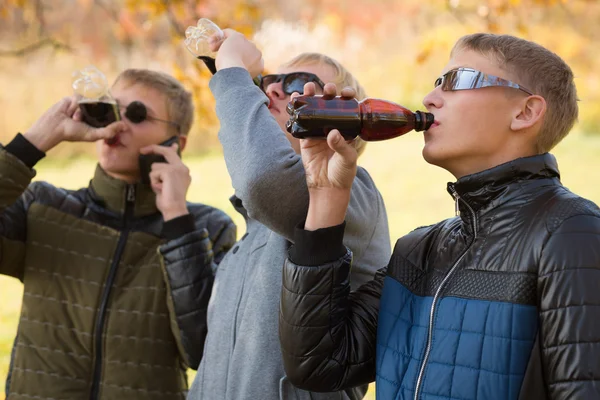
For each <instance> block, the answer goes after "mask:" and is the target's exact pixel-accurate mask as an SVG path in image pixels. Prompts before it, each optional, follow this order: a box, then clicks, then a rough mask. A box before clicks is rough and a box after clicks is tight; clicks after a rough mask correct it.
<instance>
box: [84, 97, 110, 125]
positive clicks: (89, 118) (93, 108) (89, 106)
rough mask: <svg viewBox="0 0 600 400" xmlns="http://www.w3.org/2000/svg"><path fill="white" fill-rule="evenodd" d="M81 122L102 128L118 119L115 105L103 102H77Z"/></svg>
mask: <svg viewBox="0 0 600 400" xmlns="http://www.w3.org/2000/svg"><path fill="white" fill-rule="evenodd" d="M79 109H80V110H81V116H82V120H83V122H85V123H86V124H88V125H90V126H93V127H94V128H103V127H105V126H108V125H110V124H112V123H113V122H115V121H118V120H119V112H118V111H117V105H116V104H113V103H105V102H91V103H79Z"/></svg>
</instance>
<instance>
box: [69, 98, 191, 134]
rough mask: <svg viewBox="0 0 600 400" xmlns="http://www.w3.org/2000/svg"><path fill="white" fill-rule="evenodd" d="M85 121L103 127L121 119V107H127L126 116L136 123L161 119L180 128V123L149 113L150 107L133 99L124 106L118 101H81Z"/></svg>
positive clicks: (80, 106) (96, 126)
mask: <svg viewBox="0 0 600 400" xmlns="http://www.w3.org/2000/svg"><path fill="white" fill-rule="evenodd" d="M79 108H80V109H81V116H82V119H83V122H85V123H86V124H88V125H91V126H93V127H95V128H103V127H105V126H108V125H110V124H112V123H113V122H116V121H120V120H121V113H120V112H119V109H121V108H125V118H127V119H128V120H129V121H131V122H133V123H134V124H140V123H142V122H144V121H146V120H149V121H160V122H164V123H166V124H169V125H172V126H174V127H175V128H177V131H179V130H180V127H179V124H178V123H176V122H173V121H167V120H165V119H160V118H156V117H152V116H150V115H148V109H147V108H146V106H145V105H144V103H142V102H141V101H132V102H131V103H129V104H128V105H127V107H123V106H121V105H119V104H118V103H107V102H89V103H88V102H81V103H79Z"/></svg>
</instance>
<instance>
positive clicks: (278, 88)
mask: <svg viewBox="0 0 600 400" xmlns="http://www.w3.org/2000/svg"><path fill="white" fill-rule="evenodd" d="M266 93H267V96H269V97H270V98H272V99H283V98H285V97H286V94H285V93H284V92H283V84H282V82H281V81H279V80H278V81H276V82H273V83H271V84H270V85H269V86H267V90H266Z"/></svg>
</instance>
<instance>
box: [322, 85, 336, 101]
mask: <svg viewBox="0 0 600 400" xmlns="http://www.w3.org/2000/svg"><path fill="white" fill-rule="evenodd" d="M335 96H337V87H336V86H335V83H331V82H330V83H326V84H325V87H324V88H323V98H324V99H325V100H331V99H333V98H335Z"/></svg>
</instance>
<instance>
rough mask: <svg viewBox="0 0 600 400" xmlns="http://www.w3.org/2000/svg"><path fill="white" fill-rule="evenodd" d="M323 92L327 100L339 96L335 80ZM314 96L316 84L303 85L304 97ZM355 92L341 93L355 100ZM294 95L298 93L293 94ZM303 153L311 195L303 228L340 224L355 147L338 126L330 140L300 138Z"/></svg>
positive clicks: (343, 96)
mask: <svg viewBox="0 0 600 400" xmlns="http://www.w3.org/2000/svg"><path fill="white" fill-rule="evenodd" d="M323 93H324V94H323V99H324V100H325V101H327V100H331V99H333V98H335V97H336V95H337V88H336V86H335V85H334V84H333V83H328V84H326V85H325V88H324V89H323ZM314 95H315V85H314V83H312V82H310V83H307V84H306V85H304V96H314ZM355 95H356V93H355V91H354V90H353V89H351V88H345V89H344V90H342V92H341V98H342V99H345V100H349V99H353V98H354V96H355ZM294 97H297V95H296V94H294V95H292V98H294ZM300 153H301V155H302V163H303V165H304V170H305V173H306V183H307V185H308V191H309V194H310V202H309V206H308V214H307V217H306V223H305V225H304V228H305V229H307V230H316V229H320V228H326V227H330V226H335V225H339V224H341V223H342V222H344V219H345V217H346V210H347V208H348V203H349V202H350V191H351V189H352V182H353V181H354V176H355V175H356V163H357V159H358V154H357V152H356V149H355V148H354V146H352V144H351V142H347V141H346V140H345V139H344V138H343V136H342V135H341V134H340V132H339V131H338V130H337V129H333V130H331V131H330V132H329V134H328V135H327V141H324V140H318V139H302V140H300Z"/></svg>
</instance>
